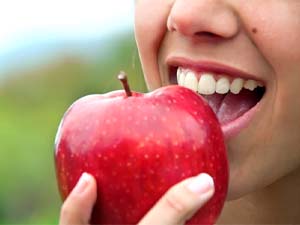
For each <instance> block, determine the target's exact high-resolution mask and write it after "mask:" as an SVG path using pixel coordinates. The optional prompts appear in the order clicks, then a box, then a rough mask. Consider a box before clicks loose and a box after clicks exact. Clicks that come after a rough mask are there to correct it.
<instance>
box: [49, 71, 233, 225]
mask: <svg viewBox="0 0 300 225" xmlns="http://www.w3.org/2000/svg"><path fill="white" fill-rule="evenodd" d="M121 77H122V76H121ZM122 79H123V83H124V87H125V92H124V91H114V92H111V93H107V94H103V95H91V96H86V97H84V98H81V99H79V100H78V101H76V102H75V103H74V104H73V105H72V106H71V107H70V108H69V110H68V111H67V112H66V114H65V116H64V118H63V120H62V122H61V125H60V128H59V131H58V133H57V138H56V145H55V162H56V171H57V178H58V183H59V188H60V192H61V195H62V198H63V199H65V198H66V197H67V196H68V195H69V194H70V192H71V191H72V189H73V188H74V186H75V185H76V182H77V180H78V179H79V177H80V176H81V174H82V173H83V172H88V173H90V174H92V175H93V176H94V177H95V179H96V181H97V186H98V190H97V201H96V204H95V207H94V210H93V214H92V220H91V222H92V223H95V224H107V223H109V224H136V223H137V222H138V221H140V219H141V218H143V217H144V215H145V214H146V213H147V212H148V211H149V210H150V209H151V208H152V207H153V206H154V204H155V203H156V202H157V201H158V200H159V199H164V198H161V197H162V196H163V195H164V193H166V192H167V190H169V189H170V187H172V186H174V185H175V184H177V183H180V182H181V181H183V180H185V179H187V178H189V177H193V176H197V175H198V174H199V173H207V174H209V175H210V176H211V177H212V179H213V182H214V195H213V196H212V198H211V199H210V200H209V201H208V202H207V203H206V204H205V205H204V206H203V207H202V208H201V210H199V211H197V212H196V213H195V216H193V217H192V219H191V220H189V223H194V224H195V223H199V224H200V223H202V224H204V223H205V224H213V223H214V222H215V220H216V218H217V217H218V215H219V214H220V212H221V209H222V207H223V204H224V201H225V198H226V194H227V186H228V162H227V157H226V151H225V145H224V139H223V134H222V131H221V128H220V125H219V123H218V120H217V118H216V116H215V114H214V113H213V111H212V110H211V108H210V107H209V106H208V104H207V103H206V102H205V101H204V100H203V99H202V98H201V97H200V96H198V95H197V94H196V93H194V92H193V91H191V90H189V89H186V88H184V87H179V86H175V85H174V86H167V87H162V88H160V89H157V90H156V91H153V92H151V93H147V94H142V93H137V92H131V90H130V89H129V87H128V85H127V83H126V80H124V79H125V78H124V76H123V78H122ZM126 85H127V87H126ZM195 179H196V178H195ZM179 187H181V188H182V187H183V186H180V185H179ZM179 189H180V188H179ZM171 190H172V189H171ZM175 190H176V189H175ZM181 190H186V189H181ZM167 193H169V192H167ZM171 193H173V192H171ZM176 193H177V192H176ZM181 193H183V194H184V192H182V191H181ZM186 193H189V192H186ZM166 196H168V194H166ZM184 199H185V198H184ZM186 199H188V198H186ZM162 201H163V200H162ZM199 201H200V200H199ZM159 202H160V201H159ZM203 202H204V201H202V202H201V204H200V202H199V205H197V206H198V208H199V207H201V206H202V203H203ZM157 204H158V206H157V207H160V205H161V204H159V203H157ZM195 207H196V206H194V205H193V206H192V207H190V208H195ZM155 208H156V207H154V208H153V209H155ZM196 208H197V207H196ZM163 211H165V210H163ZM163 211H162V212H163ZM152 212H153V211H152ZM154 212H155V211H154ZM147 215H148V214H147ZM149 215H151V212H150V214H149Z"/></svg>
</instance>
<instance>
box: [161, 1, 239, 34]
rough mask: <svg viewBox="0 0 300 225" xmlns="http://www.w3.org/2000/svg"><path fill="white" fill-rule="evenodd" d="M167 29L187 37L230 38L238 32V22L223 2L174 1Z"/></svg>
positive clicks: (230, 8) (233, 12)
mask: <svg viewBox="0 0 300 225" xmlns="http://www.w3.org/2000/svg"><path fill="white" fill-rule="evenodd" d="M167 27H168V30H169V31H173V32H174V31H176V32H179V33H180V34H182V35H184V36H189V37H197V38H199V37H222V38H232V37H234V36H235V35H236V34H237V33H238V31H239V20H238V17H237V14H236V13H235V11H234V9H233V8H232V7H231V6H230V5H229V4H228V3H226V2H225V0H175V1H174V4H173V6H172V8H171V11H170V14H169V17H168V21H167Z"/></svg>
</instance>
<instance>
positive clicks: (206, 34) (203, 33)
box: [195, 31, 219, 38]
mask: <svg viewBox="0 0 300 225" xmlns="http://www.w3.org/2000/svg"><path fill="white" fill-rule="evenodd" d="M195 35H196V36H199V37H206V38H216V37H219V35H217V34H214V33H212V32H207V31H200V32H196V33H195Z"/></svg>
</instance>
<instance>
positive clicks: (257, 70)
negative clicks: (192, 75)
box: [135, 0, 300, 224]
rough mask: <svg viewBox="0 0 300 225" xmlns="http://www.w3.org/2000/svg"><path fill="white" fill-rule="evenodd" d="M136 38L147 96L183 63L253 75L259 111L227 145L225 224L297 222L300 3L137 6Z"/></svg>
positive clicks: (181, 0)
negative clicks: (260, 88) (171, 61)
mask: <svg viewBox="0 0 300 225" xmlns="http://www.w3.org/2000/svg"><path fill="white" fill-rule="evenodd" d="M135 34H136V40H137V44H138V49H139V54H140V59H141V63H142V67H143V72H144V74H145V78H146V82H147V85H148V88H149V89H150V90H153V89H156V88H159V87H161V86H164V85H168V84H170V81H169V79H168V65H167V64H166V60H167V59H168V57H170V56H174V55H175V56H181V57H184V58H188V59H193V60H195V61H197V62H199V61H212V62H218V63H222V64H224V65H229V66H231V67H233V68H237V69H239V70H242V71H245V72H247V73H249V74H253V75H254V76H255V77H256V78H257V79H258V80H260V81H262V82H263V83H264V85H265V87H266V93H265V96H264V99H263V100H264V101H263V103H262V104H261V108H260V111H258V112H256V114H255V115H254V117H253V118H252V119H251V122H250V124H249V125H248V126H247V127H245V128H243V129H242V130H241V131H240V132H239V133H238V134H236V135H235V136H233V137H231V138H228V139H227V140H226V144H227V149H228V158H229V162H230V182H229V192H228V203H227V204H226V205H225V208H224V211H223V214H222V216H221V218H220V221H219V222H220V223H260V224H262V223H269V224H274V223H300V197H299V194H298V192H299V190H298V189H299V185H300V169H299V166H300V98H299V97H298V96H299V95H300V88H299V87H298V86H299V84H300V47H299V43H300V1H299V0H265V1H261V0H250V1H243V0H164V1H161V0H139V1H137V3H136V13H135Z"/></svg>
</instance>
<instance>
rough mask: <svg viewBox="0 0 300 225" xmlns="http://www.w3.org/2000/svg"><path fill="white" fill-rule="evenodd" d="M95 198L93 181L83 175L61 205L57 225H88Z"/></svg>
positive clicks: (91, 178) (95, 190)
mask: <svg viewBox="0 0 300 225" xmlns="http://www.w3.org/2000/svg"><path fill="white" fill-rule="evenodd" d="M96 198H97V187H96V181H95V179H94V178H93V177H92V176H91V175H89V174H88V173H83V174H82V175H81V177H80V179H79V181H78V183H77V184H76V186H75V187H74V189H73V190H72V192H71V193H70V195H69V196H68V197H67V199H66V200H65V202H64V203H63V205H62V208H61V212H60V221H59V224H60V225H73V224H77V225H79V224H80V225H83V224H88V223H89V220H90V217H91V213H92V209H93V206H94V204H95V201H96Z"/></svg>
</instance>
